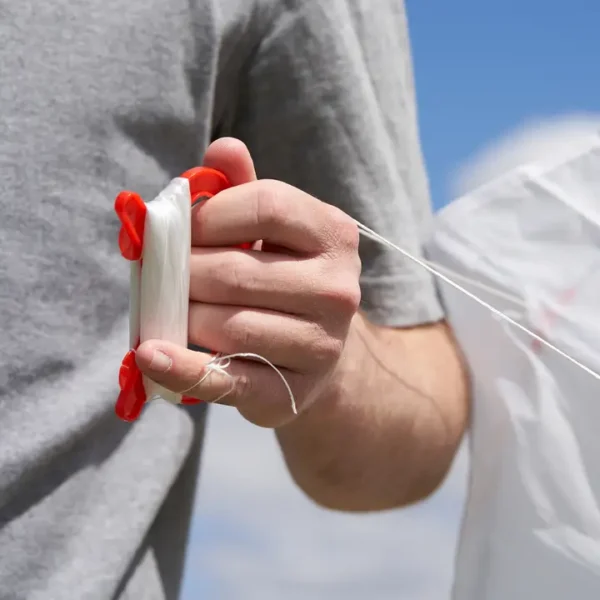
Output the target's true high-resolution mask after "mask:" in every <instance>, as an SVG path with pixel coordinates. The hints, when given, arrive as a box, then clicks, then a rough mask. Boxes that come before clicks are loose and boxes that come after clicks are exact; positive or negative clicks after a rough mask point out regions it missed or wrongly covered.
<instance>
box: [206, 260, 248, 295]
mask: <svg viewBox="0 0 600 600" xmlns="http://www.w3.org/2000/svg"><path fill="white" fill-rule="evenodd" d="M202 279H203V280H204V281H205V282H207V285H210V286H213V288H214V290H215V291H216V292H217V293H218V294H219V295H223V296H225V297H226V298H234V297H235V295H236V294H237V293H239V292H241V291H242V290H246V289H248V288H251V287H252V277H251V276H250V274H249V273H248V269H247V265H246V261H244V257H243V256H241V255H239V254H237V253H232V252H223V253H222V254H221V255H220V256H219V258H218V259H217V260H214V261H211V262H210V263H209V265H208V266H207V267H206V270H205V271H204V273H203V277H202Z"/></svg>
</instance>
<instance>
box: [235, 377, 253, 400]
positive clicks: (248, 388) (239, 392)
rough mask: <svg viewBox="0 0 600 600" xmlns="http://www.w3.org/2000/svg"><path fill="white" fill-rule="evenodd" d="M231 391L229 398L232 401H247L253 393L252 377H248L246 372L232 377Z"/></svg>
mask: <svg viewBox="0 0 600 600" xmlns="http://www.w3.org/2000/svg"><path fill="white" fill-rule="evenodd" d="M232 379H233V382H232V389H231V392H230V396H232V399H233V400H234V401H237V402H239V401H241V400H247V399H248V398H252V394H253V393H254V389H253V384H252V377H250V376H249V375H248V373H246V372H241V373H238V374H236V375H234V376H233V377H232Z"/></svg>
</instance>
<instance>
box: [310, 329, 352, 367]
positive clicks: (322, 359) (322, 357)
mask: <svg viewBox="0 0 600 600" xmlns="http://www.w3.org/2000/svg"><path fill="white" fill-rule="evenodd" d="M343 349H344V342H343V341H342V340H340V339H338V338H335V337H332V336H329V335H323V336H322V337H320V339H318V340H316V341H315V343H314V344H313V347H312V349H311V350H312V353H313V358H314V360H315V363H316V364H319V365H323V366H325V365H327V366H329V365H330V364H331V363H335V362H337V361H338V360H339V358H340V356H341V355H342V351H343Z"/></svg>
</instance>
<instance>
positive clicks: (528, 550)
mask: <svg viewBox="0 0 600 600" xmlns="http://www.w3.org/2000/svg"><path fill="white" fill-rule="evenodd" d="M494 165H495V166H494ZM494 169H496V171H497V170H498V169H499V170H500V173H498V172H496V173H493V172H492V171H493V170H494ZM472 170H473V173H471V175H472V176H471V177H470V179H471V181H470V185H471V190H470V191H468V192H465V193H463V195H462V196H460V197H459V199H458V200H456V201H455V202H453V203H451V204H450V205H448V206H447V207H446V208H445V209H443V210H442V211H440V213H439V214H438V215H437V218H436V221H435V223H434V228H433V231H432V235H431V237H430V240H429V242H428V246H427V253H428V257H429V258H430V260H431V261H433V263H434V264H437V265H439V267H440V270H442V272H445V273H449V272H452V273H454V274H455V277H456V279H457V281H460V283H461V285H463V286H464V287H465V288H466V289H467V290H469V291H470V292H472V293H474V294H476V295H477V296H479V297H480V298H482V299H483V300H485V301H486V302H488V303H489V304H491V305H492V306H493V307H495V308H497V309H498V310H500V311H502V312H503V313H505V314H507V315H508V316H510V317H512V318H513V319H515V320H516V321H517V322H518V323H520V324H522V325H524V326H525V327H527V328H529V329H531V330H532V331H534V332H535V333H537V334H538V335H540V336H541V337H542V338H544V339H546V340H547V341H549V342H550V343H552V344H553V345H554V346H556V347H558V348H559V349H560V350H562V351H563V352H566V353H568V354H569V355H570V356H571V357H573V358H574V359H576V360H577V361H579V362H580V363H582V364H583V365H585V367H587V368H588V369H590V370H592V371H594V372H596V373H598V372H600V121H598V120H594V119H589V120H588V121H585V119H584V120H579V121H573V122H563V123H559V124H558V125H557V124H548V125H544V126H542V127H540V128H537V129H536V130H533V131H529V132H525V134H524V135H523V136H521V138H520V139H509V140H508V142H506V143H505V144H504V145H503V146H498V147H496V148H495V153H494V152H492V153H490V154H489V156H488V159H487V163H486V161H483V162H480V163H479V164H478V165H477V166H476V167H475V168H474V169H472ZM467 185H469V183H467ZM465 282H466V283H465ZM469 282H470V283H469ZM440 294H441V297H442V300H443V302H444V304H445V307H446V310H447V314H448V319H449V321H450V323H451V325H452V326H453V328H454V331H455V334H456V337H457V340H458V342H459V344H460V346H461V348H462V350H463V353H464V356H465V359H466V361H467V364H468V367H469V370H470V373H471V378H472V390H473V402H474V404H473V414H472V423H471V430H470V435H469V444H470V463H471V474H470V482H469V490H468V498H467V503H466V508H465V513H464V518H463V526H462V533H461V539H460V543H459V549H458V556H457V562H456V573H455V583H454V590H453V600H507V599H510V600H531V599H538V598H539V599H543V600H566V599H570V598H577V600H597V599H598V598H600V508H599V505H600V433H599V428H600V380H599V378H598V377H597V376H594V374H593V373H590V372H589V371H586V370H584V369H582V368H580V367H578V366H577V365H576V364H574V363H573V362H570V361H569V360H566V359H565V358H564V357H562V356H560V355H559V354H558V353H557V352H554V351H552V350H551V349H549V348H548V347H545V346H544V345H543V344H539V343H538V341H536V340H535V339H533V338H532V337H531V336H528V335H526V334H525V333H524V332H522V331H520V330H519V329H517V328H515V327H514V326H512V325H511V324H510V323H507V322H505V321H504V320H502V319H500V318H498V316H497V315H494V314H492V313H491V312H490V311H489V310H487V309H486V308H484V307H483V306H481V305H479V304H477V303H475V302H473V301H472V299H470V298H468V297H466V296H465V295H464V294H461V293H460V291H458V290H457V289H455V288H453V287H451V286H449V285H446V284H444V283H443V282H442V283H440Z"/></svg>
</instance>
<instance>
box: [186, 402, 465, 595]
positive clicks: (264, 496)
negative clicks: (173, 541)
mask: <svg viewBox="0 0 600 600" xmlns="http://www.w3.org/2000/svg"><path fill="white" fill-rule="evenodd" d="M465 467H466V461H465V459H464V456H463V457H461V459H460V460H459V461H457V464H456V466H455V469H454V471H453V473H452V474H451V476H450V477H449V479H448V481H447V482H446V485H445V486H444V488H443V489H442V490H440V492H439V493H438V494H437V495H436V496H435V497H434V498H433V499H431V500H430V501H429V502H427V503H425V504H423V505H421V506H418V507H412V508H410V509H406V510H400V511H393V512H390V513H386V514H378V515H361V516H353V515H343V514H338V513H333V512H329V511H325V510H323V509H320V508H318V507H316V506H315V505H314V504H312V503H311V502H310V501H309V500H308V499H306V498H305V497H304V496H303V495H302V493H301V492H299V491H298V490H297V489H296V488H295V486H294V484H293V483H292V481H291V479H290V477H289V475H288V474H287V472H286V470H285V466H284V464H283V461H282V459H281V456H280V453H279V450H278V447H277V444H276V442H275V439H274V436H273V434H272V433H271V432H269V431H266V430H262V429H258V428H255V427H253V426H251V425H249V424H247V423H246V422H244V421H243V420H242V419H241V417H239V415H238V414H237V413H236V412H235V411H233V410H231V409H228V408H226V407H217V409H216V410H213V411H212V416H211V419H210V424H209V428H208V437H207V444H206V449H205V454H204V464H203V469H202V478H201V489H200V492H199V495H198V504H197V511H196V513H197V514H196V516H195V521H194V526H193V536H192V541H191V547H190V554H189V557H188V567H187V576H186V585H185V590H184V600H192V599H194V600H196V599H197V598H198V597H202V598H206V597H208V598H211V599H212V598H219V599H222V600H240V599H241V600H254V599H255V598H256V600H296V599H298V600H299V599H302V600H304V599H307V598H310V599H311V600H320V599H321V598H322V599H323V600H325V599H327V600H332V599H335V598H344V599H345V600H354V599H356V600H358V599H360V600H364V599H366V598H373V599H377V600H387V599H388V598H389V599H392V598H393V599H394V600H404V599H406V600H408V599H410V600H444V599H447V598H448V597H449V589H450V586H451V579H452V570H453V558H454V550H455V544H456V540H457V531H458V527H459V522H460V516H461V507H462V502H463V499H464V480H465V472H466V468H465ZM200 589H201V590H202V591H203V593H202V594H200V593H199V590H200Z"/></svg>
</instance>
